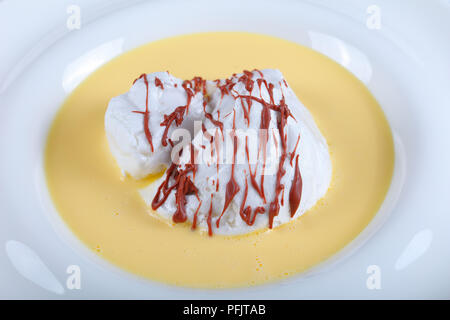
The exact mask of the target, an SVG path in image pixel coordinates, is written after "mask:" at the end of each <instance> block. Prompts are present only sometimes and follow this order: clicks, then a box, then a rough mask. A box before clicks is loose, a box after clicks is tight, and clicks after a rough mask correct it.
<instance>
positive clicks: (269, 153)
mask: <svg viewBox="0 0 450 320" xmlns="http://www.w3.org/2000/svg"><path fill="white" fill-rule="evenodd" d="M180 129H184V130H180ZM105 130H106V136H107V138H108V141H109V146H110V148H111V152H112V154H113V155H114V157H115V158H116V160H117V162H118V164H119V166H120V168H121V169H122V170H123V172H124V173H126V174H129V175H130V176H131V177H133V178H135V179H142V178H145V177H146V176H148V175H149V174H156V173H158V172H160V171H161V170H162V169H165V170H166V171H165V174H164V175H163V176H162V177H161V178H160V179H159V180H158V181H156V182H155V183H153V184H151V185H150V186H148V187H146V188H144V189H142V190H141V191H140V194H141V196H142V197H143V199H144V200H145V202H146V203H147V205H148V206H151V208H152V209H153V210H154V211H156V213H157V214H159V215H160V216H161V217H163V218H164V219H169V220H172V221H173V222H175V223H180V222H187V221H188V222H189V223H190V224H191V225H192V229H196V228H200V229H203V230H207V232H208V234H209V235H212V234H213V233H217V234H226V235H233V234H242V233H248V232H251V231H254V230H257V229H261V228H265V227H268V228H270V229H272V228H274V227H276V226H278V225H281V224H283V223H286V222H289V221H290V220H291V219H296V218H297V217H299V216H300V215H301V214H303V213H304V212H305V211H306V210H308V209H309V208H311V207H312V206H313V205H314V204H315V203H316V202H317V201H318V200H319V199H320V198H322V197H323V196H324V195H325V193H326V191H327V189H328V187H329V184H330V181H331V171H332V170H331V160H330V156H329V153H328V146H327V143H326V140H325V138H324V137H323V136H322V134H321V133H320V131H319V129H318V128H317V126H316V124H315V123H314V120H313V117H312V116H311V114H310V113H309V111H308V110H307V109H306V108H305V107H304V106H303V105H302V103H301V102H300V101H299V100H298V99H297V97H296V95H295V93H294V92H293V91H292V89H291V88H290V87H289V85H288V83H287V81H286V79H285V78H284V77H283V75H282V74H281V72H280V71H278V70H272V69H266V70H253V71H244V72H243V73H241V74H233V75H232V76H231V77H229V78H226V79H218V80H215V81H208V80H204V79H202V78H201V77H195V78H193V79H192V80H181V79H177V78H175V77H174V76H172V75H170V74H169V73H168V72H156V73H152V74H143V75H141V76H140V77H139V78H138V79H136V80H135V81H134V83H133V86H132V87H131V89H130V91H128V92H127V93H125V94H123V95H120V96H118V97H115V98H113V99H111V101H110V103H109V106H108V109H107V111H106V115H105ZM181 134H184V137H183V136H182V135H181ZM181 138H183V139H181ZM175 139H177V140H179V141H177V140H175ZM179 153H181V156H180V155H179Z"/></svg>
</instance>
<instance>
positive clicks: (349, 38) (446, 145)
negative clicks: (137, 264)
mask: <svg viewBox="0 0 450 320" xmlns="http://www.w3.org/2000/svg"><path fill="white" fill-rule="evenodd" d="M394 2H395V3H394ZM67 3H69V2H68V1H67ZM96 3H100V4H101V3H103V4H104V5H102V6H101V7H93V6H89V5H85V6H83V7H82V8H81V9H82V10H81V17H82V25H81V28H80V29H79V30H78V29H75V30H69V29H68V28H67V27H66V26H65V25H64V24H60V25H59V27H58V28H56V29H54V30H53V31H51V32H49V33H48V34H47V35H46V36H45V37H44V38H42V40H41V41H40V42H39V43H37V44H35V45H34V46H31V45H30V44H27V45H30V47H32V49H31V50H30V51H29V53H28V54H27V55H26V56H24V58H23V59H21V60H20V62H19V63H18V64H16V65H15V66H8V67H10V70H9V72H8V73H7V74H6V76H4V78H3V79H1V82H0V104H1V108H0V150H2V151H1V152H2V153H1V157H0V188H1V189H0V190H1V193H0V212H1V216H0V219H1V221H0V243H1V244H2V246H3V249H1V250H0V283H2V286H1V287H0V297H3V298H71V299H77V298H161V299H163V298H172V299H178V298H187V299H196V298H234V299H260V298H266V299H269V298H276V299H294V298H295V299H298V298H450V277H448V270H449V269H450V250H449V249H448V244H449V243H450V200H449V199H450V197H449V194H450V193H449V192H450V169H449V164H450V142H449V138H448V137H449V134H448V122H449V120H448V119H450V94H449V92H450V90H448V84H449V83H450V62H449V60H448V57H449V56H450V42H449V41H448V39H449V35H450V3H449V1H444V0H441V1H436V2H434V3H425V2H423V1H422V2H420V1H408V2H405V3H404V4H400V3H398V2H397V1H388V0H386V1H370V2H368V1H356V0H355V1H350V0H345V1H339V2H338V3H337V2H336V1H332V0H330V1H287V0H283V1H270V2H264V1H253V0H251V1H245V2H243V1H240V0H227V1H221V2H211V1H206V0H205V1H202V0H195V1H189V2H187V1H164V2H163V1H148V2H143V1H114V2H112V3H111V2H107V1H96ZM2 5H4V4H2V3H1V2H0V8H1V6H2ZM72 12H74V11H72ZM68 16H69V14H68V15H67V17H68ZM64 18H66V17H64ZM378 18H379V19H378ZM12 19H14V17H12ZM42 23H44V21H43V22H42ZM221 30H223V31H250V32H258V33H264V34H270V35H275V36H278V37H281V38H285V39H289V40H291V41H295V42H298V43H300V44H303V45H306V46H309V47H312V48H313V49H315V50H318V51H320V52H322V53H324V54H326V55H328V56H330V57H331V58H332V59H334V60H336V61H337V62H338V63H340V64H342V65H343V66H344V67H346V68H347V69H349V70H350V71H351V72H353V73H354V74H355V75H356V76H357V77H358V78H359V79H360V80H361V81H363V82H364V83H365V84H366V85H367V86H368V88H369V89H370V91H371V92H372V93H373V94H374V96H375V97H376V98H377V99H378V101H379V102H380V104H381V106H382V108H383V110H384V111H385V113H386V116H387V118H388V120H389V123H390V125H391V127H392V130H393V133H394V137H395V144H396V167H395V177H394V180H393V184H392V186H391V189H390V191H389V194H388V197H387V199H386V201H385V202H384V204H383V208H382V210H380V212H379V213H378V214H377V216H376V218H375V219H374V221H373V222H372V223H371V224H370V226H369V227H368V228H367V229H366V230H365V231H364V232H363V233H362V234H361V236H360V237H358V239H356V240H355V241H354V242H353V243H352V244H351V245H349V246H348V247H346V248H345V249H344V251H343V252H341V253H340V254H338V255H337V256H336V257H334V258H333V259H331V260H330V261H328V262H326V263H324V264H323V265H321V266H320V267H319V268H315V269H313V270H312V271H311V272H310V273H308V274H305V275H300V276H297V277H293V278H290V279H288V280H286V281H282V282H277V283H273V284H268V285H262V286H257V287H251V288H243V289H233V290H193V289H188V288H178V287H173V286H167V285H163V284H159V283H155V282H151V281H148V280H144V279H140V278H137V277H135V276H133V275H130V274H127V273H126V272H123V271H121V270H119V269H118V268H116V267H113V266H111V265H110V264H109V263H107V262H105V261H103V260H101V259H100V258H98V257H97V256H96V255H95V254H94V253H91V252H90V251H89V250H88V249H86V248H84V247H83V245H81V244H80V242H79V241H78V240H77V239H76V238H75V237H74V236H73V235H72V234H71V233H70V231H69V230H68V229H67V227H66V226H65V225H64V223H63V222H62V221H61V219H60V218H59V216H58V214H57V213H56V211H55V209H54V207H53V205H52V203H51V200H50V199H49V196H48V192H47V189H46V186H45V181H44V176H43V167H42V155H43V148H44V144H45V138H46V133H47V130H48V127H49V124H50V123H51V121H52V118H53V116H54V114H55V112H56V111H57V109H58V108H59V106H60V105H61V103H62V101H63V100H64V98H65V97H66V96H67V94H68V93H70V92H71V90H73V88H74V87H76V86H77V84H79V83H80V81H82V80H83V79H84V78H85V77H86V76H87V75H88V74H90V73H91V72H92V71H94V70H95V69H96V68H98V67H99V66H101V65H102V64H104V63H105V62H107V61H109V60H110V59H112V58H113V57H115V56H117V55H119V54H121V53H122V52H125V51H127V50H130V49H132V48H134V47H136V46H139V45H140V44H143V43H147V42H150V41H153V40H156V39H161V38H165V37H168V36H172V35H178V34H185V33H192V32H200V31H221ZM20 41H21V39H16V40H15V41H14V44H16V42H17V43H18V42H20ZM0 65H1V62H0ZM1 67H2V68H1V69H0V70H5V66H4V65H1ZM80 130H82V127H81V128H80ZM383 222H386V223H384V224H383ZM382 224H383V226H382V228H379V227H380V226H381V225H382ZM375 231H376V232H375ZM369 237H370V239H369ZM366 240H367V241H366ZM363 243H364V246H362V244H363ZM356 249H358V250H356ZM350 253H352V255H351V256H350ZM344 258H345V259H344ZM337 262H339V263H337ZM71 265H76V266H78V267H79V268H80V270H81V289H80V290H76V289H73V290H71V289H69V288H68V286H67V284H66V280H67V279H68V277H69V274H68V273H67V272H66V271H67V268H68V267H69V266H71ZM373 266H375V267H373ZM374 270H375V271H374ZM368 271H369V274H368V273H367V272H368ZM373 272H375V273H377V274H378V275H379V276H380V284H381V288H379V289H370V288H371V285H370V281H369V285H368V284H367V279H368V278H369V280H370V279H372V278H370V276H371V275H372V276H373V274H372V273H373Z"/></svg>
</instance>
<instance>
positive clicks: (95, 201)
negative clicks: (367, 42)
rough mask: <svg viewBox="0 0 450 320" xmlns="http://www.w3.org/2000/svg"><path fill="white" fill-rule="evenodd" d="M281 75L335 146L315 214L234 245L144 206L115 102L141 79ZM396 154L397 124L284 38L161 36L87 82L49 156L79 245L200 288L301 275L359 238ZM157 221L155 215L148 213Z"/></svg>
mask: <svg viewBox="0 0 450 320" xmlns="http://www.w3.org/2000/svg"><path fill="white" fill-rule="evenodd" d="M254 68H257V69H265V68H273V69H279V70H280V71H281V72H282V73H283V75H284V76H285V78H286V80H287V82H288V83H289V85H290V86H291V88H292V89H293V90H294V91H295V93H296V95H297V96H298V98H299V99H300V101H302V102H303V104H304V105H305V106H306V107H307V108H308V109H309V110H310V112H311V113H312V115H313V116H314V119H315V121H316V123H317V125H318V127H319V129H320V130H321V132H322V134H323V135H324V136H325V138H326V139H327V142H328V144H329V149H330V154H331V158H332V164H333V178H332V182H331V186H330V189H329V190H328V192H327V194H326V195H325V197H324V198H323V199H321V200H320V201H319V202H318V203H317V204H316V206H315V207H313V208H312V209H311V210H309V211H308V212H306V213H305V214H304V215H303V216H301V217H300V218H299V219H297V220H295V221H291V222H290V223H288V224H285V225H283V226H281V227H278V228H275V229H273V230H263V231H259V232H256V233H252V234H248V235H243V236H234V237H226V236H219V235H214V236H213V237H209V236H208V235H207V234H205V233H202V232H199V231H191V229H190V226H189V225H187V224H177V225H170V224H168V223H166V222H163V221H161V220H159V219H158V218H156V217H155V216H154V215H152V214H151V213H152V212H151V209H150V208H148V207H146V205H145V203H144V201H143V200H142V199H141V197H140V196H139V193H138V189H139V188H142V187H143V186H145V185H147V184H148V183H150V182H151V181H152V179H154V178H155V177H149V178H148V179H145V180H144V181H134V180H133V179H131V178H124V177H122V173H121V171H120V169H119V167H118V165H117V164H116V162H115V160H114V158H113V156H112V155H111V154H110V151H109V147H108V144H107V140H106V136H105V130H104V115H105V111H106V108H107V106H108V102H109V100H110V99H111V98H112V97H114V96H117V95H119V94H122V93H124V92H126V91H128V90H129V88H130V87H131V85H132V82H133V80H134V79H136V78H137V77H138V76H139V75H140V74H142V73H151V72H156V71H166V70H168V71H169V72H170V73H171V74H173V75H174V76H176V77H178V78H181V79H191V78H193V77H194V76H197V75H198V76H202V77H203V78H206V79H216V78H224V77H227V76H228V75H230V74H232V73H235V72H236V73H237V72H241V71H242V70H244V69H248V70H251V69H254ZM393 167H394V147H393V140H392V135H391V131H390V128H389V125H388V123H387V121H386V118H385V116H384V114H383V112H382V110H381V108H380V106H379V105H378V104H377V102H376V100H375V99H374V98H373V96H372V95H371V94H370V92H369V91H368V90H367V88H366V87H365V86H364V85H363V84H362V83H361V82H360V81H359V80H357V79H356V78H355V77H354V76H353V75H352V74H351V73H349V72H348V71H347V70H345V69H344V68H343V67H341V66H339V65H338V64H337V63H335V62H333V61H332V60H330V59H328V58H327V57H325V56H323V55H321V54H319V53H317V52H315V51H313V50H311V49H308V48H306V47H303V46H300V45H298V44H295V43H293V42H289V41H286V40H282V39H278V38H274V37H269V36H264V35H258V34H250V33H226V32H224V33H202V34H192V35H186V36H179V37H173V38H169V39H164V40H160V41H156V42H152V43H150V44H147V45H144V46H142V47H139V48H137V49H135V50H132V51H130V52H128V53H125V54H123V55H121V56H119V57H118V58H116V59H114V60H113V61H111V62H109V63H107V64H106V65H104V66H103V67H101V68H99V69H98V70H97V71H96V72H94V73H93V74H92V75H91V76H89V77H88V78H87V79H86V80H85V81H84V82H83V83H82V84H81V85H80V86H79V87H77V88H76V89H75V90H74V91H73V93H72V94H71V95H70V96H69V97H68V99H67V100H66V101H65V103H64V105H63V106H62V108H61V109H60V111H59V112H58V114H57V116H56V118H55V119H54V122H53V125H52V127H51V129H50V132H49V135H48V142H47V146H46V151H45V170H46V175H47V183H48V188H49V190H50V194H51V196H52V199H53V201H54V204H55V206H56V208H57V210H58V212H59V213H60V215H61V216H62V218H63V220H64V221H65V222H66V223H67V225H68V226H69V228H70V229H71V230H72V231H73V232H74V233H75V234H76V236H77V237H78V238H79V239H81V241H82V242H83V243H84V244H85V245H86V246H88V247H89V248H91V249H92V250H94V251H95V252H97V253H98V254H99V255H100V256H102V257H103V258H105V259H106V260H108V261H110V262H112V263H113V264H115V265H117V266H119V267H121V268H123V269H125V270H127V271H130V272H132V273H135V274H138V275H141V276H143V277H147V278H150V279H153V280H158V281H162V282H166V283H171V284H177V285H182V286H191V287H208V288H217V287H236V286H247V285H252V284H259V283H263V282H266V281H272V280H277V279H280V278H284V277H287V276H289V275H293V274H296V273H299V272H302V271H304V270H307V269H308V268H311V267H312V266H314V265H316V264H318V263H320V262H322V261H324V260H325V259H327V258H329V257H330V256H331V255H333V254H334V253H336V252H338V251H339V250H340V249H342V248H343V247H344V246H345V245H346V244H348V243H349V242H350V241H351V240H353V239H354V238H355V237H356V236H357V235H358V234H359V233H360V232H361V231H362V230H363V229H364V228H365V227H366V226H367V224H368V223H369V222H370V221H371V219H372V218H373V217H374V215H375V214H376V212H377V211H378V209H379V207H380V205H381V203H382V202H383V200H384V197H385V195H386V193H387V190H388V188H389V185H390V182H391V178H392V173H393ZM149 213H150V214H149Z"/></svg>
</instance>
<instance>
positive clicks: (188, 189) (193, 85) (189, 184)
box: [133, 69, 302, 236]
mask: <svg viewBox="0 0 450 320" xmlns="http://www.w3.org/2000/svg"><path fill="white" fill-rule="evenodd" d="M253 71H254V72H256V73H258V74H259V78H257V79H256V80H255V79H253V76H254V73H253V72H251V71H247V70H245V71H244V72H243V74H242V75H241V76H240V77H237V76H236V74H234V75H233V76H232V77H231V78H228V79H226V80H225V81H224V82H222V81H220V80H215V83H216V85H217V87H218V88H219V90H220V93H221V99H223V98H224V96H226V95H230V96H232V97H233V98H234V99H235V100H237V99H239V100H240V102H241V108H242V110H243V114H244V119H245V120H246V122H247V126H249V125H250V121H251V119H250V111H251V108H252V103H253V102H254V101H256V102H258V103H260V104H261V106H262V110H261V120H260V129H263V130H261V131H260V132H266V133H267V132H268V129H269V124H270V121H271V119H272V114H271V111H275V114H274V116H276V121H277V129H278V134H279V137H280V141H281V155H280V162H279V166H278V169H277V173H276V182H275V190H274V192H272V193H270V194H273V198H272V200H271V202H270V203H269V208H268V215H269V228H272V227H273V221H274V218H275V217H276V216H277V215H278V214H279V211H280V202H281V205H283V202H284V189H285V186H284V184H282V182H281V180H282V178H283V176H284V175H285V173H286V170H285V168H284V166H285V162H286V159H287V158H288V157H289V162H290V165H291V166H292V165H293V163H292V161H293V159H294V157H295V173H294V178H293V181H292V185H291V188H290V191H289V208H290V212H291V217H293V216H294V215H295V213H296V212H297V209H298V207H299V205H300V201H301V195H302V177H301V173H300V169H299V164H298V162H299V155H298V154H297V156H295V154H296V150H297V146H298V143H299V140H300V135H299V136H298V138H297V142H296V144H295V147H294V149H293V151H291V152H289V153H288V151H287V132H286V124H287V120H288V118H289V117H292V118H294V117H293V115H292V113H291V112H290V110H289V108H288V106H287V105H286V102H285V98H284V95H283V93H282V98H281V100H280V102H279V103H278V104H276V103H275V102H274V96H273V89H274V85H273V84H272V83H268V82H267V81H266V79H264V75H263V73H262V72H261V71H259V70H256V69H255V70H253ZM139 79H143V80H144V83H145V85H146V105H145V111H144V112H142V111H133V112H136V113H141V114H143V115H144V131H145V136H146V138H147V140H148V143H149V145H150V148H151V151H152V152H154V149H153V142H152V135H151V132H150V128H149V126H148V121H149V116H150V112H149V110H148V96H149V85H148V80H147V76H146V75H145V74H142V75H141V76H140V77H139V78H138V79H136V80H135V81H134V82H136V81H137V80H139ZM154 81H155V87H159V88H160V89H161V90H164V85H163V83H162V82H161V80H160V79H159V78H157V77H155V80H154ZM134 82H133V84H134ZM238 82H241V83H243V84H244V87H245V89H246V91H247V92H248V93H247V94H239V93H238V92H237V91H236V90H234V87H235V85H236V84H237V83H238ZM255 83H256V84H257V86H258V88H259V93H260V96H259V97H255V96H253V95H252V91H253V89H254V87H255ZM283 83H284V85H285V86H286V87H287V83H286V81H285V80H284V79H283ZM263 86H264V88H265V90H266V91H267V93H268V95H269V101H266V100H265V99H263V97H262V87H263ZM182 87H183V89H184V90H185V93H186V104H185V105H182V106H179V107H177V108H175V110H174V111H173V112H171V113H170V114H166V115H164V120H163V121H162V122H161V124H160V125H161V126H163V127H165V128H164V132H163V135H162V138H161V144H162V145H163V146H164V147H166V146H167V145H168V142H169V143H170V144H171V146H173V143H172V141H171V140H170V139H168V137H167V135H168V131H169V129H170V127H171V126H172V124H175V125H176V126H180V125H181V124H182V123H183V120H184V117H185V115H187V114H188V112H189V106H190V104H191V101H192V99H193V97H194V96H195V94H197V93H199V92H202V93H203V96H204V101H203V111H204V115H205V118H206V119H208V120H209V121H210V122H211V123H212V124H213V125H214V126H216V127H217V128H219V129H220V130H221V132H222V134H223V123H222V122H221V121H220V114H218V119H214V118H213V115H212V114H211V113H209V112H207V111H206V105H207V103H208V102H209V97H208V96H207V91H206V80H204V79H202V78H201V77H194V78H193V79H192V80H190V81H189V80H186V81H184V82H183V83H182ZM232 112H233V130H232V138H233V162H232V164H231V175H230V177H229V180H228V182H227V184H226V193H225V203H224V207H223V210H222V212H221V214H220V216H219V218H218V219H217V220H216V227H217V228H219V227H220V220H221V218H222V216H223V215H224V214H225V212H226V210H227V209H228V207H229V205H230V203H231V202H232V200H233V198H234V197H235V196H236V194H238V193H239V192H240V191H241V187H240V186H239V184H238V183H237V182H236V180H235V176H234V175H235V163H236V153H237V148H238V142H239V141H238V138H237V136H236V135H235V133H234V132H235V130H236V110H235V109H233V111H232ZM228 115H229V114H228ZM228 115H226V116H225V117H227V116H228ZM294 119H295V118H294ZM202 131H203V132H204V133H205V134H206V128H205V126H204V125H202ZM206 138H207V139H209V140H210V143H211V144H212V143H213V141H214V140H215V139H218V135H217V134H216V135H215V136H211V135H209V136H208V135H207V136H206ZM274 138H275V137H274ZM268 140H269V136H268V134H263V135H260V137H259V141H260V145H259V148H258V157H259V151H260V150H262V157H263V164H262V169H261V170H262V174H261V177H260V181H259V183H258V181H257V180H256V172H257V169H258V165H257V164H256V165H255V168H254V170H252V167H251V165H250V157H249V151H248V137H245V153H246V157H247V161H248V170H249V178H250V183H251V186H252V188H254V190H255V191H256V193H257V194H258V195H259V196H260V198H261V200H262V202H263V204H266V203H267V199H266V194H265V191H264V170H265V166H266V157H267V143H268ZM275 141H276V139H275ZM277 151H278V143H277ZM211 152H212V151H211ZM216 152H217V170H219V166H218V163H219V155H218V152H219V151H218V150H217V151H216ZM181 153H182V151H180V155H181ZM194 159H195V154H194V147H193V145H192V144H191V159H190V162H189V163H187V164H184V165H183V166H181V165H177V164H175V163H172V165H171V166H170V167H169V169H167V171H166V173H165V175H166V176H165V179H164V181H163V182H162V183H161V185H160V186H159V187H158V190H157V192H156V194H155V197H154V198H153V200H152V204H151V207H152V209H153V210H156V209H158V208H159V207H160V206H162V205H163V204H164V203H165V201H166V200H167V198H168V197H169V195H170V194H171V193H172V192H175V202H176V210H175V212H174V213H173V216H172V220H173V222H175V223H181V222H185V221H186V220H187V214H186V203H187V198H186V196H189V195H195V196H196V198H197V199H198V201H199V204H198V206H197V209H196V211H195V213H194V218H193V222H192V229H196V226H197V216H198V213H199V210H200V207H201V206H202V201H201V200H200V197H199V195H198V189H197V187H196V186H195V182H194V181H193V180H191V176H192V179H195V172H196V170H197V165H196V164H195V161H194ZM215 185H216V192H217V191H218V190H219V175H218V174H217V181H216V182H215ZM248 188H249V183H248V181H247V179H245V186H244V190H243V192H244V194H243V199H242V203H241V206H240V210H239V215H240V217H241V219H242V220H243V221H244V222H245V223H246V224H247V225H249V226H252V225H253V224H254V223H255V220H256V216H257V215H258V214H263V213H265V212H266V209H265V208H264V207H263V206H258V207H256V208H254V209H252V208H251V206H248V205H246V201H247V195H248ZM280 195H281V199H280ZM212 201H213V193H211V202H210V205H209V210H208V216H207V219H206V222H207V225H208V234H209V235H210V236H211V235H212V234H213V232H212ZM252 213H253V214H252Z"/></svg>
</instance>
